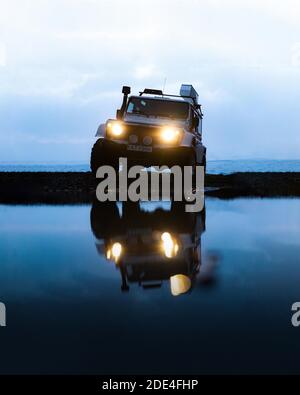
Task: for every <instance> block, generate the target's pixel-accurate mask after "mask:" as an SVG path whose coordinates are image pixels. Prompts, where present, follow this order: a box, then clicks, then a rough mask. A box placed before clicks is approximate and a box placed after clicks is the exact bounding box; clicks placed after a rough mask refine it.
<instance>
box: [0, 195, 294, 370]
mask: <svg viewBox="0 0 300 395" xmlns="http://www.w3.org/2000/svg"><path fill="white" fill-rule="evenodd" d="M0 217H1V223H0V301H1V302H4V303H5V304H6V308H7V327H5V328H0V350H1V360H0V373H137V372H139V373H146V374H150V373H248V372H252V373H253V372H254V373H259V372H271V373H275V372H277V373H278V372H282V373H284V372H291V371H292V372H298V373H299V372H300V362H299V361H300V327H299V328H294V327H292V325H291V305H292V303H293V302H295V301H300V286H299V284H300V199H236V200H219V199H212V198H210V199H206V210H205V212H202V213H201V214H198V215H193V214H187V213H185V212H184V211H183V210H182V207H180V206H174V205H173V206H172V205H171V204H170V203H169V202H164V203H151V204H149V203H148V204H142V205H138V206H137V205H129V206H128V205H127V206H124V207H122V206H120V205H105V206H103V205H101V206H97V205H94V206H93V207H91V206H88V205H83V206H5V205H2V206H0Z"/></svg>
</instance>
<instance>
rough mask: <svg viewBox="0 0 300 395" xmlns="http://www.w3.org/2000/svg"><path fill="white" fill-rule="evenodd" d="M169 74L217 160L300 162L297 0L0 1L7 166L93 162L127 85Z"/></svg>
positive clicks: (0, 145) (157, 81) (155, 81)
mask: <svg viewBox="0 0 300 395" xmlns="http://www.w3.org/2000/svg"><path fill="white" fill-rule="evenodd" d="M165 79H166V83H165V92H167V93H173V94H178V93H179V89H180V85H181V83H188V84H193V85H194V87H195V88H196V90H197V91H198V93H199V98H200V102H201V103H202V106H203V111H204V120H203V122H204V123H203V140H204V143H205V145H206V146H207V154H208V160H217V159H300V121H299V115H300V114H299V109H300V2H299V1H298V0H285V1H284V2H283V1H282V0H280V1H279V0H261V1H258V0H251V1H250V0H249V1H248V0H243V1H241V0H223V1H221V0H206V1H204V0H203V1H202V0H190V1H184V0H171V1H169V0H151V1H146V0H51V1H50V0H19V1H17V0H0V162H10V163H19V162H21V163H32V162H38V163H48V162H60V163H65V162H81V163H88V161H89V155H90V150H91V146H92V144H93V142H94V141H95V137H94V135H95V132H96V130H97V127H98V125H99V124H100V123H103V122H105V121H106V119H108V118H111V117H114V116H115V111H116V109H117V108H119V107H120V104H121V101H122V94H121V89H122V85H129V86H131V87H132V93H137V92H138V91H139V90H141V89H144V88H146V87H148V88H158V89H161V88H162V87H163V85H164V81H165Z"/></svg>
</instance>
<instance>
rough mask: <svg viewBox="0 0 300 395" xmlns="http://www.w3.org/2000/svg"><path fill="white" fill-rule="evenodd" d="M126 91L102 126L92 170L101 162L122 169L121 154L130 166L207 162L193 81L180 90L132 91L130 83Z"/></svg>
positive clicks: (192, 164) (194, 164) (93, 156)
mask: <svg viewBox="0 0 300 395" xmlns="http://www.w3.org/2000/svg"><path fill="white" fill-rule="evenodd" d="M122 93H123V95H124V96H123V103H122V106H121V108H120V109H119V110H117V114H116V119H109V120H107V122H106V123H105V124H102V125H100V126H99V128H98V131H97V134H96V137H98V139H97V141H96V143H95V144H94V146H93V149H92V153H91V170H92V172H93V174H96V172H97V169H98V168H99V167H100V166H103V165H110V166H113V167H114V168H115V169H119V158H127V160H128V165H130V166H131V165H141V166H144V167H150V166H163V165H165V166H168V167H172V166H174V165H179V166H193V167H194V166H196V165H202V166H204V168H205V167H206V147H205V146H204V145H203V144H202V118H203V113H202V110H201V105H200V104H199V103H198V94H197V92H196V91H195V89H194V88H193V87H192V85H181V89H180V95H178V96H177V95H167V94H165V93H163V92H162V91H160V90H155V89H145V90H144V91H143V92H140V94H139V95H137V96H129V94H130V87H127V86H124V87H123V89H122Z"/></svg>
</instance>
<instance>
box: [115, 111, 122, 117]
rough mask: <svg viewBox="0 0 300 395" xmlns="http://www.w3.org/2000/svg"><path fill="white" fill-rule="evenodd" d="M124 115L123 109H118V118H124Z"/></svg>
mask: <svg viewBox="0 0 300 395" xmlns="http://www.w3.org/2000/svg"><path fill="white" fill-rule="evenodd" d="M122 117H123V114H122V111H121V110H117V114H116V118H117V119H122Z"/></svg>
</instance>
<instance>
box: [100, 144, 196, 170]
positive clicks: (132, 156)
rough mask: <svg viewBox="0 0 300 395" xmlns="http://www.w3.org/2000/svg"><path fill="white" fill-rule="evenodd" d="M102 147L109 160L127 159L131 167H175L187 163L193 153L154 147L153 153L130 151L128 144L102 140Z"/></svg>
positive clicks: (190, 149)
mask: <svg viewBox="0 0 300 395" xmlns="http://www.w3.org/2000/svg"><path fill="white" fill-rule="evenodd" d="M102 145H103V149H104V152H105V155H106V157H107V158H111V159H112V161H114V160H116V159H118V158H127V160H128V162H129V163H130V164H131V165H134V164H135V165H141V166H154V165H156V166H163V165H165V166H168V167H171V166H174V165H180V164H182V163H185V162H186V160H187V158H188V157H189V156H190V155H191V152H192V151H193V148H192V147H163V148H161V147H159V148H158V147H152V152H143V151H131V150H128V149H127V147H128V144H127V143H121V142H115V141H112V140H106V139H102Z"/></svg>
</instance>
